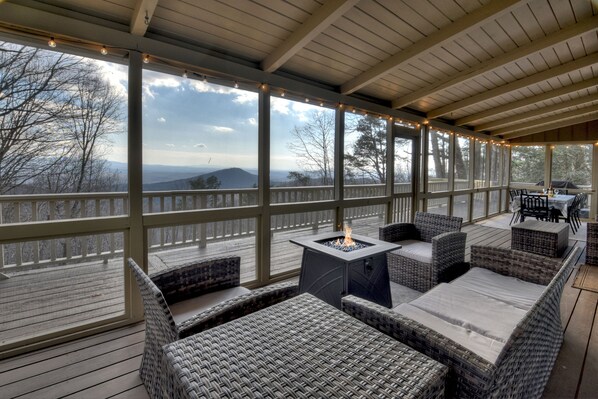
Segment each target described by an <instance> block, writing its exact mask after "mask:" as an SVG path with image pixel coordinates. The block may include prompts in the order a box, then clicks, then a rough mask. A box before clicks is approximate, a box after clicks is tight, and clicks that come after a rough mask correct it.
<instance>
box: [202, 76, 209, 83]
mask: <svg viewBox="0 0 598 399" xmlns="http://www.w3.org/2000/svg"><path fill="white" fill-rule="evenodd" d="M203 82H204V83H208V77H207V76H206V75H203Z"/></svg>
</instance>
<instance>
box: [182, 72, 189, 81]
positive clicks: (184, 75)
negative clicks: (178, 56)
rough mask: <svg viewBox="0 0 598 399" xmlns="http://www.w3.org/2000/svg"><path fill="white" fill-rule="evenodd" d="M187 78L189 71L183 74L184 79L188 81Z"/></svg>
mask: <svg viewBox="0 0 598 399" xmlns="http://www.w3.org/2000/svg"><path fill="white" fill-rule="evenodd" d="M187 76H188V75H187V71H184V72H183V77H184V78H185V79H187Z"/></svg>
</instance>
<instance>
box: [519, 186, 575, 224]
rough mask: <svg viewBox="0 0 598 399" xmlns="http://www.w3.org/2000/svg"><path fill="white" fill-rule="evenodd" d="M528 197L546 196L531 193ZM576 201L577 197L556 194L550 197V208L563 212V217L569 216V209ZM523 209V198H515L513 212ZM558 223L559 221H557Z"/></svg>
mask: <svg viewBox="0 0 598 399" xmlns="http://www.w3.org/2000/svg"><path fill="white" fill-rule="evenodd" d="M528 195H546V194H541V193H538V194H533V193H530V194H528ZM574 199H575V195H569V194H555V195H548V207H549V208H554V209H555V210H557V211H560V212H561V215H567V208H568V207H570V206H571V205H572V204H573V200H574ZM520 208H521V196H517V197H515V198H513V201H512V202H511V211H513V212H516V211H517V210H519V209H520ZM555 221H556V222H558V219H556V220H555Z"/></svg>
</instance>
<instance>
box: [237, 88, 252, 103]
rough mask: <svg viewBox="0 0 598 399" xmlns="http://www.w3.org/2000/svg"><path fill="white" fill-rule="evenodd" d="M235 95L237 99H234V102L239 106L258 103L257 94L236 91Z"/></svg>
mask: <svg viewBox="0 0 598 399" xmlns="http://www.w3.org/2000/svg"><path fill="white" fill-rule="evenodd" d="M235 94H236V97H235V98H234V99H233V102H235V103H237V104H249V103H256V102H257V99H258V95H257V93H252V92H250V91H242V90H236V91H235Z"/></svg>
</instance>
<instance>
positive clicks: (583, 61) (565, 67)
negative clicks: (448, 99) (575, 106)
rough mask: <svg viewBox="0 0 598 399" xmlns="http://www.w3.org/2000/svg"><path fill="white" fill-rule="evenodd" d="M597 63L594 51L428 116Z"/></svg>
mask: <svg viewBox="0 0 598 399" xmlns="http://www.w3.org/2000/svg"><path fill="white" fill-rule="evenodd" d="M597 63H598V53H594V54H591V55H587V56H585V57H582V58H578V59H576V60H574V61H570V62H567V63H566V64H562V65H559V66H557V67H554V68H549V69H546V70H544V71H542V72H538V73H536V74H533V75H530V76H528V77H525V78H523V79H519V80H516V81H514V82H512V83H508V84H506V85H503V86H499V87H496V88H494V89H491V90H487V91H485V92H483V93H480V94H477V95H475V96H471V97H468V98H465V99H463V100H461V101H456V102H454V103H452V104H448V105H445V106H444V107H440V108H436V109H433V110H432V111H430V112H428V118H429V119H432V118H437V117H439V116H442V115H446V114H448V113H450V112H454V111H457V110H460V109H463V108H467V107H469V106H472V105H474V104H477V103H480V102H483V101H487V100H491V99H493V98H496V97H499V96H502V95H504V94H507V93H511V92H513V91H516V90H519V89H523V88H525V87H528V86H531V85H534V84H537V83H540V82H543V81H545V80H547V79H551V78H554V77H557V76H560V75H565V74H567V73H570V72H573V71H577V70H579V69H582V68H585V67H588V66H591V65H594V64H597Z"/></svg>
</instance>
